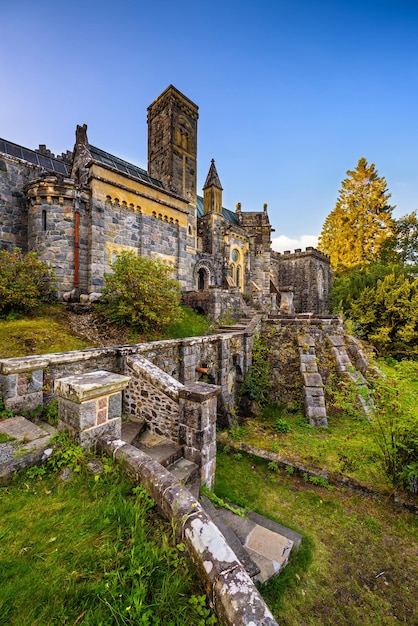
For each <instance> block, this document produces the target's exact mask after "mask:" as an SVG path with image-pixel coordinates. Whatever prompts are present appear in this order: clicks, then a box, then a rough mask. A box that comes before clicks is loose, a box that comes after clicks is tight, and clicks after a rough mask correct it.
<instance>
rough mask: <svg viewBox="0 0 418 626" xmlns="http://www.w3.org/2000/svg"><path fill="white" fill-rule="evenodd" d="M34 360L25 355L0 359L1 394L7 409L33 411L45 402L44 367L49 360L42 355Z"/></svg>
mask: <svg viewBox="0 0 418 626" xmlns="http://www.w3.org/2000/svg"><path fill="white" fill-rule="evenodd" d="M34 361H35V360H34V359H33V358H32V359H31V362H29V360H26V359H25V358H24V357H22V358H21V359H4V360H1V361H0V396H2V397H3V400H4V406H5V408H6V409H10V410H12V411H19V410H21V409H26V410H27V411H31V410H33V409H36V407H37V406H39V405H42V404H43V391H42V389H43V384H44V373H43V369H44V367H46V366H47V361H46V360H42V357H39V358H38V359H37V360H36V362H34Z"/></svg>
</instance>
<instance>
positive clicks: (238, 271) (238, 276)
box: [235, 265, 241, 287]
mask: <svg viewBox="0 0 418 626" xmlns="http://www.w3.org/2000/svg"><path fill="white" fill-rule="evenodd" d="M235 284H236V286H237V287H240V286H241V265H237V268H236V271H235Z"/></svg>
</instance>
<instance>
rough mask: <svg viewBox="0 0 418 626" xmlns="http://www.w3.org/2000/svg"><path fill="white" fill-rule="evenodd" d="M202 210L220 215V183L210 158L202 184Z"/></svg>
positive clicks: (213, 162)
mask: <svg viewBox="0 0 418 626" xmlns="http://www.w3.org/2000/svg"><path fill="white" fill-rule="evenodd" d="M203 212H204V213H205V214H206V213H219V214H221V215H222V185H221V181H220V180H219V176H218V172H217V171H216V167H215V161H214V159H212V162H211V164H210V168H209V173H208V175H207V177H206V182H205V184H204V186H203Z"/></svg>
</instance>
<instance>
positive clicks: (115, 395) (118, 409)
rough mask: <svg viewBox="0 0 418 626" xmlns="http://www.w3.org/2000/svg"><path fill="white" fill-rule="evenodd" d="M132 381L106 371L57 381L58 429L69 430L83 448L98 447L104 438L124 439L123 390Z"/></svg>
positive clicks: (126, 377)
mask: <svg viewBox="0 0 418 626" xmlns="http://www.w3.org/2000/svg"><path fill="white" fill-rule="evenodd" d="M129 380H130V377H129V376H121V375H120V374H113V373H112V372H106V371H102V370H99V371H96V372H88V373H87V374H79V375H77V376H68V377H67V378H59V379H58V380H56V381H55V388H54V391H55V393H56V395H57V396H58V429H59V430H68V432H69V434H70V436H71V437H72V438H73V439H74V440H75V441H76V442H77V443H78V444H79V445H81V446H82V447H83V448H92V447H94V446H95V444H96V443H97V441H98V440H99V439H100V438H101V437H104V436H106V437H111V438H114V439H120V437H121V428H122V390H123V389H125V387H126V386H127V384H128V382H129Z"/></svg>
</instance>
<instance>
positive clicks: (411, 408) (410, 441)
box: [372, 363, 418, 492]
mask: <svg viewBox="0 0 418 626" xmlns="http://www.w3.org/2000/svg"><path fill="white" fill-rule="evenodd" d="M411 373H412V374H415V375H416V367H415V364H413V363H411V364H407V363H405V364H404V363H400V364H399V366H397V367H396V369H395V375H394V376H384V377H381V378H379V379H378V380H376V381H375V389H374V402H375V410H374V416H373V421H372V429H373V435H374V439H375V442H376V444H377V447H378V451H379V456H380V461H381V465H382V467H383V471H384V472H385V474H386V476H387V477H388V478H389V479H390V481H391V483H392V484H393V486H394V487H402V488H405V489H409V490H411V491H414V492H418V416H417V413H416V404H417V399H418V397H417V396H418V394H417V392H416V390H415V389H414V387H413V384H414V383H412V382H411V378H412V377H411Z"/></svg>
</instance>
